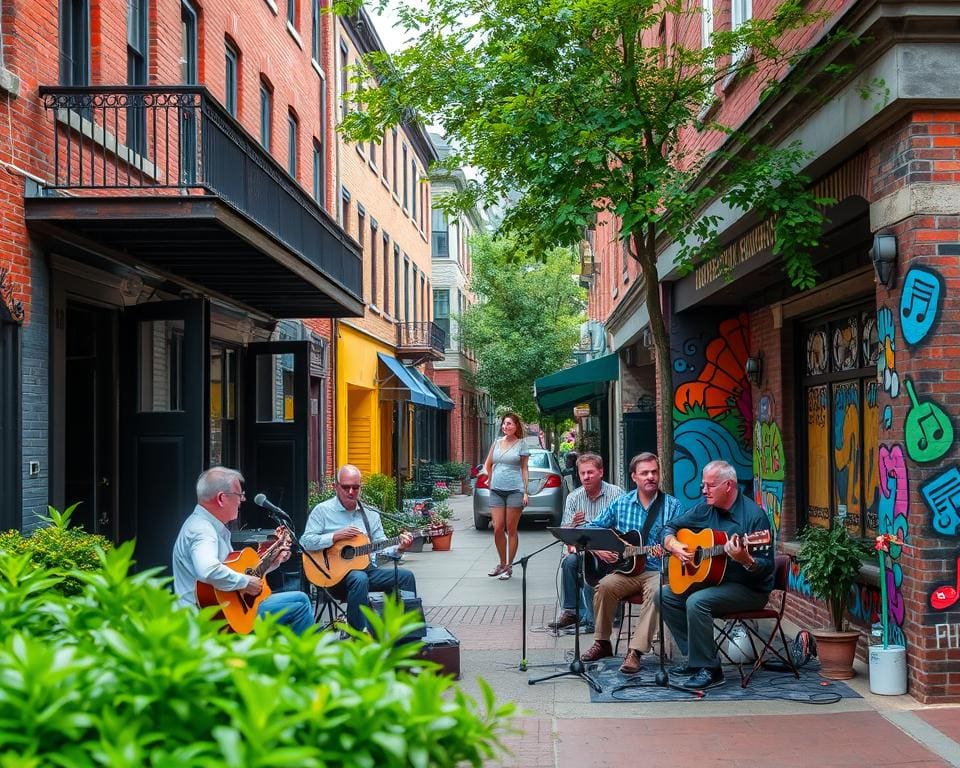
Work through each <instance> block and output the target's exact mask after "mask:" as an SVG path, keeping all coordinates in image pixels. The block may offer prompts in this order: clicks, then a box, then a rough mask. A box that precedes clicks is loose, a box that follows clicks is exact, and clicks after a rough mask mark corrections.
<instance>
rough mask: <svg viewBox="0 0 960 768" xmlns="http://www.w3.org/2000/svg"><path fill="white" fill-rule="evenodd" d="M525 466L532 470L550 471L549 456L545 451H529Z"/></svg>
mask: <svg viewBox="0 0 960 768" xmlns="http://www.w3.org/2000/svg"><path fill="white" fill-rule="evenodd" d="M527 466H528V467H530V468H532V469H550V468H551V467H550V454H549V453H548V452H547V451H530V460H529V461H528V462H527Z"/></svg>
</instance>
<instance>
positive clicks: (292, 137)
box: [287, 111, 300, 178]
mask: <svg viewBox="0 0 960 768" xmlns="http://www.w3.org/2000/svg"><path fill="white" fill-rule="evenodd" d="M299 143H300V121H298V120H297V116H296V115H295V114H294V113H293V112H292V111H291V112H288V113H287V171H288V172H289V173H290V175H291V176H293V178H297V165H298V161H299V159H300V151H299Z"/></svg>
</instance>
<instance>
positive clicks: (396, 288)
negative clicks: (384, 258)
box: [393, 243, 400, 317]
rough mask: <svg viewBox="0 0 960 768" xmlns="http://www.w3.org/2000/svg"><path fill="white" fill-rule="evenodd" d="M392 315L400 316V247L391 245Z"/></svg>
mask: <svg viewBox="0 0 960 768" xmlns="http://www.w3.org/2000/svg"><path fill="white" fill-rule="evenodd" d="M393 314H394V315H395V316H396V317H399V316H400V246H399V245H397V244H396V243H394V244H393Z"/></svg>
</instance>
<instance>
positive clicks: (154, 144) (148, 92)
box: [40, 85, 363, 297]
mask: <svg viewBox="0 0 960 768" xmlns="http://www.w3.org/2000/svg"><path fill="white" fill-rule="evenodd" d="M40 95H41V96H42V98H43V101H44V106H45V107H46V109H47V111H48V113H50V114H51V115H52V117H53V127H54V146H53V168H52V176H53V183H52V184H48V185H46V186H47V187H48V188H50V189H58V190H69V191H71V192H72V193H73V194H76V195H79V194H85V193H86V194H97V195H111V194H123V195H129V194H153V195H164V194H179V195H190V194H213V195H216V196H217V197H219V198H220V199H222V200H223V201H225V202H227V203H229V204H230V205H231V206H232V207H234V208H235V209H236V210H238V211H239V212H241V213H243V214H244V215H246V216H247V217H248V218H249V219H251V220H252V221H253V222H255V223H256V224H258V225H259V226H260V227H262V228H263V229H264V230H266V231H267V232H268V233H270V234H271V235H273V236H274V237H275V238H276V239H277V240H279V241H280V242H282V243H283V244H284V245H286V246H287V247H288V248H290V249H291V250H292V251H294V252H296V253H298V254H299V255H300V256H302V257H303V258H304V259H306V260H307V261H309V262H311V263H312V264H314V265H315V266H316V267H318V268H320V269H321V270H322V271H323V272H325V273H326V274H327V276H328V277H330V278H332V279H333V280H335V281H336V282H338V283H340V285H341V286H342V287H344V288H345V289H347V290H348V291H349V292H351V293H352V294H354V295H355V296H357V297H359V296H362V274H363V263H362V257H361V254H360V253H359V251H358V250H357V248H356V246H355V245H354V244H353V243H352V241H350V240H349V239H348V238H347V236H346V235H345V234H344V232H343V230H342V229H341V228H340V227H339V226H337V224H336V222H335V221H334V220H333V219H332V218H331V217H330V215H329V214H328V213H327V212H326V211H325V210H323V208H322V207H321V206H320V205H318V204H317V202H316V201H315V200H314V199H313V198H312V197H311V196H310V195H309V194H307V192H306V191H305V190H304V189H303V188H302V187H301V186H300V185H299V184H298V183H297V182H296V180H295V179H293V178H292V177H291V176H290V175H289V174H288V173H287V172H286V170H284V168H283V167H282V166H281V165H280V164H279V163H277V162H276V160H274V159H273V157H271V155H270V153H269V152H267V151H266V150H265V149H264V148H263V147H262V146H260V144H259V143H258V142H257V141H255V140H254V138H253V137H252V136H250V135H249V134H248V133H247V132H246V131H245V130H244V129H243V127H242V126H241V125H240V123H238V122H237V121H236V120H235V119H234V118H233V117H232V116H231V115H230V114H229V113H228V112H227V111H226V110H225V109H224V108H223V107H222V106H221V105H220V103H219V102H218V101H217V100H216V99H215V98H214V97H213V96H212V95H211V94H210V93H209V91H207V89H206V88H204V87H202V86H187V85H177V86H152V87H149V88H146V87H137V86H101V87H88V86H41V88H40Z"/></svg>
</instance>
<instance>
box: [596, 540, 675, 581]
mask: <svg viewBox="0 0 960 768" xmlns="http://www.w3.org/2000/svg"><path fill="white" fill-rule="evenodd" d="M614 533H616V534H617V536H618V537H619V538H620V539H621V540H622V541H623V542H624V547H623V552H621V553H619V555H618V557H617V560H616V562H613V563H608V562H606V561H604V560H601V559H600V558H599V557H597V556H596V555H595V554H594V553H593V552H587V553H586V554H587V557H586V558H585V559H584V561H583V580H584V581H585V582H587V584H589V585H590V586H591V587H595V586H597V584H599V583H600V579H602V578H603V577H604V576H609V575H610V574H611V573H622V574H623V575H624V576H638V575H639V574H641V573H643V570H644V568H646V567H647V555H653V556H654V557H660V555H662V554H663V547H661V546H660V545H659V544H651V545H649V546H646V547H645V546H643V536H642V535H641V534H640V532H639V531H627V532H626V533H620V531H614Z"/></svg>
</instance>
